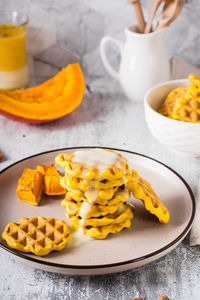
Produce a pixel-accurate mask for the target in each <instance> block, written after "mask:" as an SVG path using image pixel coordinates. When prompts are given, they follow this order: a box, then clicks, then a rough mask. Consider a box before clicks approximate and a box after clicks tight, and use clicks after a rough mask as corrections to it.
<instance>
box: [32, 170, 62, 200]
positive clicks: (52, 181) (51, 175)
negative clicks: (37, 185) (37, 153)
mask: <svg viewBox="0 0 200 300" xmlns="http://www.w3.org/2000/svg"><path fill="white" fill-rule="evenodd" d="M36 170H37V171H38V172H40V173H41V174H42V175H43V176H44V184H43V189H44V192H45V194H46V195H51V196H56V195H63V194H65V193H66V190H65V189H64V188H63V187H62V186H61V185H60V179H61V175H60V173H59V171H58V170H57V169H56V167H55V166H54V164H50V165H43V166H42V165H38V166H37V169H36Z"/></svg>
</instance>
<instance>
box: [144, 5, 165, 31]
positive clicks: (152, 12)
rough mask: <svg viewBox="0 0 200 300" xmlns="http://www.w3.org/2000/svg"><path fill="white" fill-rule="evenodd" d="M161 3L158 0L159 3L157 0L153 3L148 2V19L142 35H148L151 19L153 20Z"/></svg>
mask: <svg viewBox="0 0 200 300" xmlns="http://www.w3.org/2000/svg"><path fill="white" fill-rule="evenodd" d="M162 1H163V0H160V1H159V0H158V1H155V2H152V1H151V2H150V12H149V18H148V21H147V24H146V27H145V30H144V33H149V32H150V31H151V27H152V23H153V19H154V17H155V15H156V12H157V10H158V7H159V6H160V4H161V2H162Z"/></svg>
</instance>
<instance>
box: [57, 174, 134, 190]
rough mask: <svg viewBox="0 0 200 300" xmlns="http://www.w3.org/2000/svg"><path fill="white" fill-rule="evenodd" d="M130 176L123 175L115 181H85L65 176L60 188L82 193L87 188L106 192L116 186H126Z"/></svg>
mask: <svg viewBox="0 0 200 300" xmlns="http://www.w3.org/2000/svg"><path fill="white" fill-rule="evenodd" d="M129 177H130V176H127V175H124V176H123V177H121V178H118V179H116V180H112V181H110V180H106V179H104V180H102V181H97V180H85V179H82V178H78V177H74V176H71V175H67V176H64V177H62V179H61V182H62V186H63V187H65V188H66V189H68V188H71V189H75V190H77V189H78V190H81V191H83V192H85V191H87V190H88V188H94V189H95V190H106V189H110V188H114V187H118V186H122V185H123V184H125V185H126V184H127V182H128V180H129Z"/></svg>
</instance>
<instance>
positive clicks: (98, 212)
mask: <svg viewBox="0 0 200 300" xmlns="http://www.w3.org/2000/svg"><path fill="white" fill-rule="evenodd" d="M82 203H83V202H82V201H81V202H78V201H76V200H74V199H72V198H71V197H69V196H66V198H65V199H64V200H63V201H62V202H61V205H62V206H63V207H65V208H66V211H67V214H68V215H69V216H76V215H78V214H79V211H80V209H81V206H82ZM122 205H123V202H118V203H116V204H115V205H109V206H108V205H100V204H94V205H93V206H92V207H91V209H90V210H89V212H88V214H87V218H91V217H93V218H96V217H99V216H105V215H107V214H113V213H114V212H116V211H117V210H118V209H119V208H120V207H121V206H122Z"/></svg>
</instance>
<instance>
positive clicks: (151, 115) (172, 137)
mask: <svg viewBox="0 0 200 300" xmlns="http://www.w3.org/2000/svg"><path fill="white" fill-rule="evenodd" d="M188 84H189V81H188V80H187V79H180V80H171V81H167V82H164V83H162V84H159V85H156V86H154V87H153V88H151V89H150V90H149V91H147V93H146V94H145V98H144V107H145V117H146V121H147V124H148V127H149V129H150V131H151V133H152V135H153V136H154V137H155V138H156V139H157V140H158V141H159V142H160V143H162V144H164V145H166V146H168V147H170V148H171V149H173V150H176V151H179V152H183V153H185V154H188V155H192V156H200V123H190V122H182V121H177V120H173V119H170V118H167V117H165V116H162V115H161V114H159V113H158V112H157V110H158V108H159V107H160V105H161V104H162V102H163V101H164V99H165V98H166V96H167V95H168V94H169V92H170V91H171V90H173V89H175V88H177V87H181V86H184V85H188Z"/></svg>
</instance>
